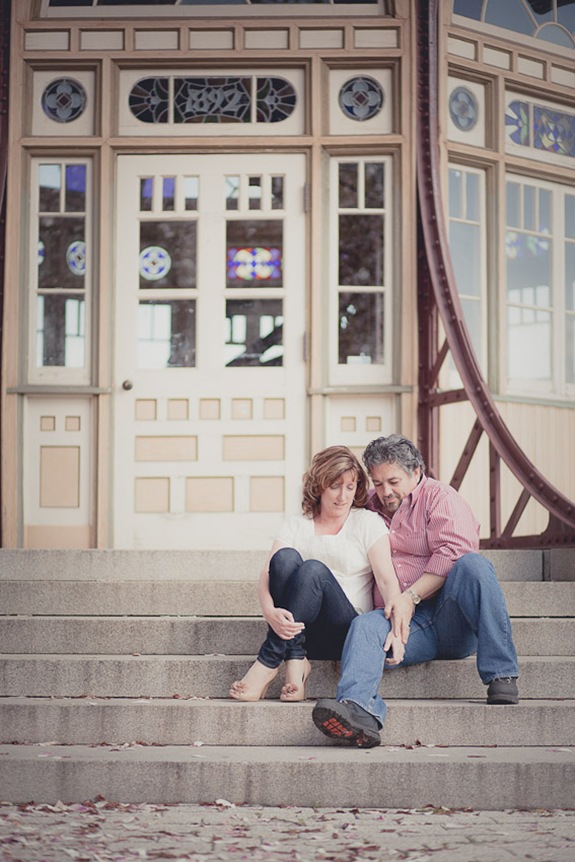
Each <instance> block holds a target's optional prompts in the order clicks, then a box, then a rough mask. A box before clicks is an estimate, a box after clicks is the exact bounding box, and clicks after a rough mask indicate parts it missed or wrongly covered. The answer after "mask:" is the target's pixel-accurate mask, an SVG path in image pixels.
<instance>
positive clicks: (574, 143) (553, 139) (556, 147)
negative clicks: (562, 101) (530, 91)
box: [533, 105, 575, 156]
mask: <svg viewBox="0 0 575 862" xmlns="http://www.w3.org/2000/svg"><path fill="white" fill-rule="evenodd" d="M533 145H534V146H535V147H536V148H537V149H538V150H547V151H548V152H551V153H558V154H559V155H562V156H575V115H573V114H564V113H562V112H560V111H553V110H550V109H549V108H543V107H540V106H539V105H535V106H534V108H533Z"/></svg>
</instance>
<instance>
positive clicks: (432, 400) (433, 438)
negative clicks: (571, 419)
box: [416, 0, 575, 548]
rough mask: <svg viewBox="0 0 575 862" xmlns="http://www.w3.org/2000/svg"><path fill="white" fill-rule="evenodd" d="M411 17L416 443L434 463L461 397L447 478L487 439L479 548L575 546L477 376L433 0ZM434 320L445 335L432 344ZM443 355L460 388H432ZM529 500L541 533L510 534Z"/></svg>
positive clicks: (562, 502)
mask: <svg viewBox="0 0 575 862" xmlns="http://www.w3.org/2000/svg"><path fill="white" fill-rule="evenodd" d="M416 7H417V16H418V46H417V48H418V50H417V56H418V59H417V74H418V81H417V84H418V93H417V99H418V104H417V111H418V135H417V184H418V317H419V344H420V366H419V404H418V424H419V439H418V442H419V445H420V448H421V451H422V454H423V455H424V458H425V459H426V461H427V463H428V464H429V466H430V471H433V470H434V468H437V465H438V463H439V443H438V440H439V436H438V432H439V417H438V414H439V409H440V407H441V405H442V404H445V403H453V402H455V401H462V400H468V401H469V402H470V403H471V405H472V407H473V409H474V411H475V414H476V417H477V419H476V422H475V424H474V426H473V429H472V432H471V434H470V436H469V438H468V441H467V443H466V445H465V447H464V451H463V453H462V455H461V458H460V459H459V463H458V465H457V468H456V470H455V473H454V475H453V478H452V480H451V484H452V485H453V486H454V487H456V488H457V487H459V486H460V485H461V481H462V479H463V476H464V475H465V472H466V470H467V468H468V467H469V464H470V462H471V459H472V457H473V454H474V452H475V449H476V447H477V444H478V442H479V439H480V437H481V436H482V434H486V435H487V437H488V438H489V452H490V457H489V470H490V481H489V486H490V538H489V539H485V540H483V541H482V546H483V547H491V548H509V547H549V546H553V545H575V503H573V502H571V501H570V500H569V499H567V497H565V496H564V494H562V493H561V492H560V491H558V490H557V489H556V488H554V487H553V485H551V484H550V483H549V482H548V481H547V479H546V478H545V477H544V476H543V475H542V474H541V473H540V472H539V471H538V470H537V468H536V467H535V466H534V465H533V464H532V463H531V461H530V460H529V458H527V456H526V455H525V453H524V452H523V450H522V449H521V448H520V447H519V445H518V444H517V442H516V440H515V439H514V438H513V435H512V434H511V432H510V431H509V429H508V428H507V426H506V425H505V423H504V421H503V419H502V417H501V416H500V414H499V412H498V410H497V407H496V405H495V402H494V400H493V397H492V395H491V392H490V391H489V388H488V386H487V384H486V382H485V381H484V379H483V377H482V374H481V371H480V370H479V366H478V364H477V360H476V358H475V354H474V351H473V348H472V346H471V341H470V339H469V335H468V332H467V327H466V324H465V321H464V317H463V311H462V308H461V303H460V301H459V295H458V293H457V288H456V284H455V278H454V275H453V270H452V266H451V259H450V255H449V245H448V241H447V231H446V227H445V219H444V215H443V212H444V210H443V206H442V199H441V184H440V168H439V166H440V160H439V131H438V130H439V124H438V119H437V104H438V80H439V79H438V0H417V3H416ZM439 318H440V319H441V323H442V324H443V328H444V330H445V333H446V340H445V343H444V344H442V345H441V346H440V347H438V332H439ZM448 352H451V355H452V357H453V360H454V362H455V365H456V367H457V370H458V372H459V375H460V377H461V379H462V381H463V386H464V388H463V390H454V391H452V392H441V393H439V391H438V374H439V371H440V369H441V366H442V363H443V361H444V359H445V357H446V356H447V353H448ZM501 461H503V462H504V463H505V464H506V466H507V467H508V468H509V470H510V471H511V472H512V474H513V475H514V476H515V478H516V479H517V480H518V481H519V482H520V483H521V485H522V488H523V490H522V492H521V494H520V496H519V500H518V501H517V504H516V505H515V507H514V509H513V512H512V514H511V517H510V518H509V521H508V523H507V524H505V525H504V526H503V527H502V525H501V485H500V469H501ZM531 497H533V498H534V499H535V500H537V502H538V503H540V504H541V505H542V506H543V507H544V508H545V509H547V511H548V512H549V524H548V526H547V528H546V530H545V531H544V532H543V533H542V534H541V535H537V536H514V535H513V533H514V530H515V528H516V527H517V524H518V522H519V518H520V516H521V513H522V512H523V511H524V509H525V506H526V505H527V503H528V501H529V499H530V498H531Z"/></svg>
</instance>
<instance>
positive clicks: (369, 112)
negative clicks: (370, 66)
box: [339, 75, 384, 122]
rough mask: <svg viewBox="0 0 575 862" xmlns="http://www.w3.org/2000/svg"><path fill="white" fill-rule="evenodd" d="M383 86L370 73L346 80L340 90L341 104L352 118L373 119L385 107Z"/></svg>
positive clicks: (359, 119)
mask: <svg viewBox="0 0 575 862" xmlns="http://www.w3.org/2000/svg"><path fill="white" fill-rule="evenodd" d="M383 99H384V94H383V88H382V86H381V84H380V83H379V81H376V80H375V78H370V77H369V76H368V75H358V76H356V77H354V78H350V79H349V81H346V82H345V84H344V85H343V87H342V88H341V90H340V91H339V106H340V108H341V110H342V112H343V113H344V114H345V116H346V117H348V118H349V119H350V120H357V121H358V122H361V121H363V120H371V118H372V117H376V116H377V114H379V112H380V111H381V109H382V107H383Z"/></svg>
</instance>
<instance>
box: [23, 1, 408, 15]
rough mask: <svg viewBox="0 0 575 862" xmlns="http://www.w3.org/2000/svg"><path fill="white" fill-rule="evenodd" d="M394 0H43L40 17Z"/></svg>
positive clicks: (325, 8) (363, 6) (386, 9)
mask: <svg viewBox="0 0 575 862" xmlns="http://www.w3.org/2000/svg"><path fill="white" fill-rule="evenodd" d="M391 5H392V4H391V2H390V0H136V2H134V0H41V9H40V17H44V18H45V17H57V16H58V15H61V16H62V15H67V16H69V15H70V14H73V13H74V12H75V14H77V15H81V14H86V15H89V14H90V13H91V12H92V10H94V12H96V13H97V15H98V16H99V17H103V16H108V17H111V16H118V15H121V16H133V15H142V14H148V15H149V14H150V11H151V7H153V14H154V15H155V16H173V15H174V14H175V15H179V16H182V17H183V16H185V15H190V14H192V15H193V14H196V15H197V14H201V15H203V16H208V15H214V14H216V15H217V14H222V13H224V14H226V15H229V14H237V13H238V12H240V13H241V12H253V13H255V14H260V15H261V10H262V6H263V7H267V8H268V9H272V8H273V7H276V8H277V7H279V9H281V14H282V15H285V14H286V12H287V13H288V14H290V13H291V14H294V13H297V14H300V15H301V14H302V12H303V13H304V14H306V13H307V14H308V15H309V14H314V15H317V14H318V13H319V14H321V13H322V12H326V13H328V14H330V13H331V14H333V10H334V7H336V9H337V14H338V15H341V14H343V15H345V14H355V15H357V14H361V13H362V12H364V14H365V13H367V14H374V12H377V13H379V14H384V15H391V14H392V9H390V6H391Z"/></svg>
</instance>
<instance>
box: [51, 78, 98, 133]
mask: <svg viewBox="0 0 575 862" xmlns="http://www.w3.org/2000/svg"><path fill="white" fill-rule="evenodd" d="M86 102H87V96H86V91H85V90H84V88H83V86H82V85H81V84H79V83H78V81H74V80H73V79H72V78H57V79H56V80H55V81H51V82H50V83H49V84H48V86H47V87H46V89H45V90H44V92H43V93H42V110H43V111H44V113H45V114H46V116H47V117H49V118H50V119H51V120H54V121H55V122H56V123H72V122H73V121H74V120H77V119H78V117H81V116H82V114H83V113H84V110H85V108H86Z"/></svg>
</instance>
